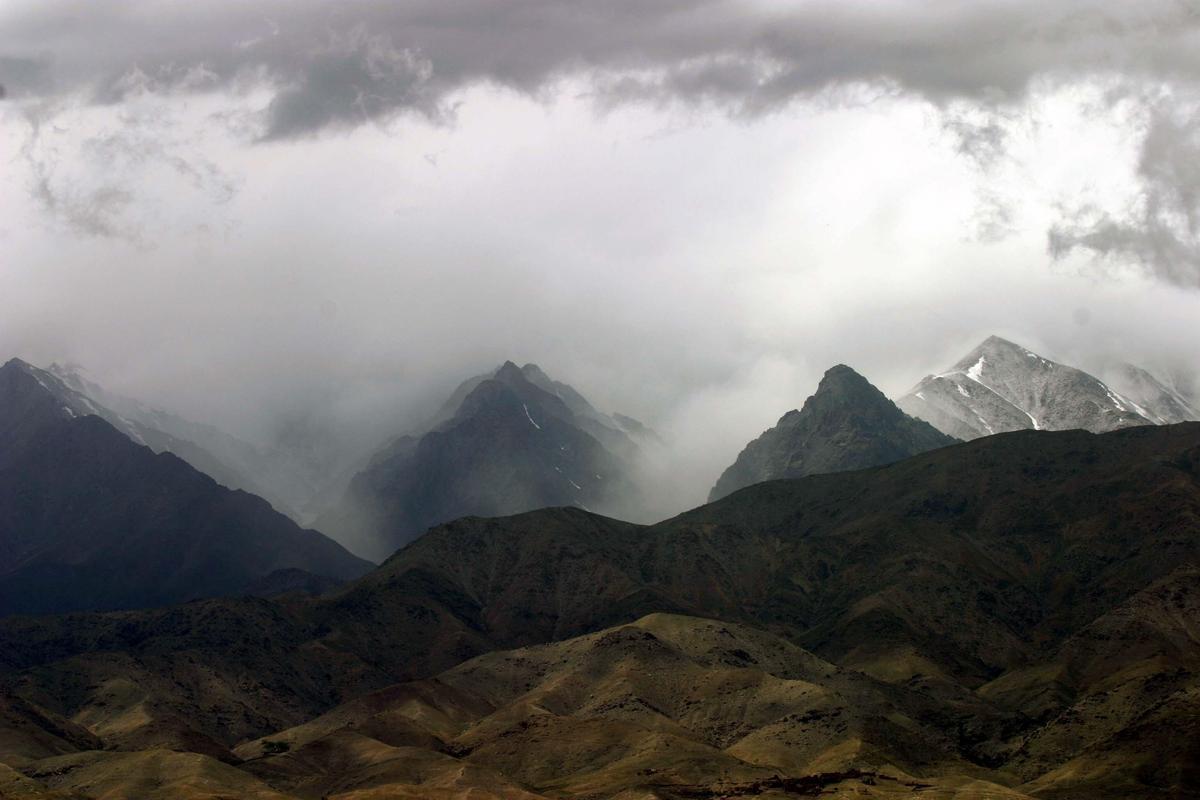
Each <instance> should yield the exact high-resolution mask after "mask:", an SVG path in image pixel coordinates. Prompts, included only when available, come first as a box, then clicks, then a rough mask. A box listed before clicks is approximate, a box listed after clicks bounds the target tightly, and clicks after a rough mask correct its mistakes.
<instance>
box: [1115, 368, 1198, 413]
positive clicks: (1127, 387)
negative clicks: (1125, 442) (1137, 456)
mask: <svg viewBox="0 0 1200 800" xmlns="http://www.w3.org/2000/svg"><path fill="white" fill-rule="evenodd" d="M1106 378H1107V382H1108V384H1109V385H1110V386H1112V387H1113V389H1114V390H1116V391H1117V392H1119V393H1120V395H1121V397H1123V398H1126V399H1128V400H1129V401H1130V402H1131V403H1132V404H1133V406H1134V408H1135V409H1137V412H1138V413H1139V414H1141V415H1142V416H1143V417H1146V418H1147V419H1149V420H1150V421H1151V422H1153V423H1154V424H1156V425H1173V424H1175V423H1177V422H1192V421H1195V420H1200V410H1197V408H1196V405H1195V403H1194V402H1193V401H1191V400H1189V399H1188V397H1187V396H1186V395H1185V394H1184V393H1183V392H1181V391H1180V390H1179V389H1178V388H1176V387H1175V386H1173V385H1172V384H1171V383H1169V382H1167V381H1163V380H1160V379H1159V378H1157V377H1155V376H1154V375H1152V374H1151V373H1149V372H1147V371H1146V370H1144V369H1142V368H1140V367H1135V366H1134V365H1132V364H1122V365H1120V366H1119V367H1117V368H1116V369H1114V370H1111V371H1110V373H1109V374H1108V375H1106Z"/></svg>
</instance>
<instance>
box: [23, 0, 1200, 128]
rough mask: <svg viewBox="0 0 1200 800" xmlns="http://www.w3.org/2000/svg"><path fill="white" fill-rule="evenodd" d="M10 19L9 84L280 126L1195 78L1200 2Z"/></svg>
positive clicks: (523, 5)
mask: <svg viewBox="0 0 1200 800" xmlns="http://www.w3.org/2000/svg"><path fill="white" fill-rule="evenodd" d="M0 19H2V20H3V25H2V26H0V30H2V31H3V32H0V82H3V83H5V84H6V85H8V87H9V91H10V93H11V94H12V95H13V96H14V97H30V96H43V95H46V94H47V93H62V92H71V91H76V90H82V91H86V92H87V93H88V95H89V96H90V97H91V98H93V99H94V100H95V101H97V102H111V101H114V100H118V99H120V97H121V96H122V95H123V93H125V92H126V91H128V89H129V76H130V74H131V71H134V70H137V71H138V72H139V73H140V74H142V75H144V76H147V78H148V80H149V81H150V82H151V83H152V84H153V85H155V86H156V87H159V88H162V89H172V88H174V89H180V88H199V87H202V86H212V85H214V84H215V85H224V86H235V85H237V84H238V83H239V82H241V81H246V80H264V81H266V82H267V83H268V84H269V85H271V86H272V87H273V91H274V98H273V100H272V101H271V102H270V104H269V105H268V107H267V108H266V110H265V119H264V131H265V135H266V136H267V137H271V138H284V137H294V136H301V135H306V134H311V133H314V132H317V131H320V130H324V129H329V128H338V127H348V126H356V125H359V124H362V123H363V122H366V121H374V120H381V119H386V118H388V117H390V116H392V115H395V114H397V113H400V112H403V111H414V112H417V113H421V114H424V115H427V116H435V117H436V116H438V115H439V114H443V113H445V112H446V111H447V109H446V108H445V101H446V97H447V95H448V93H450V92H452V91H454V90H456V89H458V88H460V87H462V86H464V85H466V84H470V83H473V82H489V83H493V84H499V85H503V86H508V87H512V88H515V89H518V90H522V91H529V92H535V91H537V90H538V89H540V88H542V87H544V86H546V85H547V84H548V83H549V82H552V81H554V80H555V79H557V78H559V77H561V76H563V75H568V74H579V73H593V74H594V75H595V76H596V78H597V86H598V89H599V90H600V91H601V92H603V93H604V94H605V95H606V96H607V97H608V98H609V99H610V100H622V99H641V100H654V101H670V100H677V99H681V100H685V101H710V102H716V103H721V104H724V105H728V106H730V107H731V108H733V109H735V110H737V111H740V112H743V113H759V112H762V111H766V110H769V109H773V108H777V107H778V106H779V105H780V104H781V103H785V102H787V101H789V100H790V99H792V98H794V97H796V96H798V95H804V94H807V93H812V92H815V91H819V90H822V89H825V88H827V87H829V86H831V85H839V84H847V83H854V82H881V83H885V84H890V85H893V86H895V87H897V88H898V89H903V90H909V91H914V92H918V93H921V94H923V95H926V96H928V97H931V98H934V99H938V100H942V99H946V98H953V97H971V98H1013V97H1016V96H1019V95H1020V94H1021V93H1022V92H1023V91H1024V89H1025V88H1026V87H1027V86H1028V84H1029V82H1030V80H1031V79H1033V78H1034V77H1036V76H1039V75H1042V74H1045V73H1061V72H1068V73H1070V72H1077V71H1096V70H1104V71H1108V70H1116V71H1136V72H1146V73H1153V74H1160V75H1187V76H1194V75H1195V74H1196V70H1197V65H1198V64H1200V55H1198V54H1197V53H1198V51H1197V48H1195V47H1194V46H1193V44H1194V42H1193V39H1194V37H1195V34H1196V31H1197V22H1198V19H1197V14H1196V12H1195V9H1194V8H1193V7H1192V6H1191V4H1187V3H1182V2H1148V3H1137V4H1133V3H1125V2H1096V1H1095V0H1093V1H1092V2H1081V1H1077V2H1062V3H1056V4H1052V5H1048V4H1045V3H1034V2H976V3H970V4H962V3H950V2H924V3H921V2H913V3H887V4H881V3H855V2H836V3H834V2H808V3H802V4H794V5H793V4H785V3H766V2H763V3H753V2H750V3H747V2H732V1H728V2H722V1H719V0H689V2H681V0H663V1H662V2H655V3H644V2H635V1H634V0H609V1H607V2H594V0H459V1H458V2H453V1H452V2H445V0H409V1H408V2H404V3H394V2H381V1H367V0H357V2H356V1H354V0H351V1H350V2H342V3H336V4H319V3H313V2H303V3H291V2H289V3H283V2H256V3H230V2H210V3H200V4H170V5H166V6H164V5H161V4H160V5H155V6H150V7H148V6H145V5H143V4H142V3H139V2H134V1H133V0H125V1H124V2H110V3H102V4H101V3H91V2H73V3H72V2H57V3H45V2H37V3H33V2H26V3H23V4H22V3H18V4H17V5H16V6H15V7H13V9H11V10H9V11H7V12H4V13H3V17H0ZM197 70H203V72H202V73H198V72H197ZM200 75H203V76H204V77H206V78H207V79H208V80H207V81H205V80H200Z"/></svg>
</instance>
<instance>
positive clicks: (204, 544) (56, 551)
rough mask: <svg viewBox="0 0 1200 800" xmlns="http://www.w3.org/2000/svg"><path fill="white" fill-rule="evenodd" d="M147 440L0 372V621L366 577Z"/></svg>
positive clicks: (36, 372)
mask: <svg viewBox="0 0 1200 800" xmlns="http://www.w3.org/2000/svg"><path fill="white" fill-rule="evenodd" d="M112 419H115V420H116V421H117V423H118V424H120V425H121V429H118V428H117V427H114V425H113V424H112V423H111V422H110V421H109V420H112ZM143 431H146V429H145V428H144V427H141V426H140V425H139V424H137V423H133V422H130V421H128V420H125V419H124V418H122V417H121V416H119V415H117V414H116V413H115V412H112V411H111V410H109V409H105V408H102V407H101V406H99V405H98V404H97V403H95V402H94V401H92V400H91V399H90V398H88V397H87V396H85V395H83V394H81V393H79V392H78V391H76V390H74V389H72V388H71V387H70V386H68V385H67V384H65V383H64V382H62V381H61V380H60V379H59V378H58V377H57V376H55V375H54V374H52V373H50V372H47V371H45V370H40V369H38V368H36V367H33V366H31V365H29V364H26V363H24V362H22V361H19V360H16V359H14V360H11V361H9V362H7V363H6V364H5V365H4V366H3V367H0V614H10V613H16V612H20V613H46V612H56V611H69V610H75V609H112V608H129V607H137V606H146V605H160V604H166V603H178V602H182V601H185V600H191V599H194V598H197V597H206V596H212V595H220V594H230V593H236V592H242V591H247V590H251V589H252V588H253V586H254V584H255V582H257V581H259V580H261V579H263V578H265V577H266V576H268V575H270V574H271V573H273V572H275V571H277V570H288V569H294V570H301V571H304V572H308V573H315V574H318V575H323V576H327V577H329V578H333V579H336V580H345V579H349V578H353V577H357V576H358V575H361V574H362V573H363V572H365V571H366V569H367V568H368V567H369V564H367V563H366V562H364V561H362V560H361V559H358V558H356V557H354V556H352V555H351V554H350V553H348V552H347V551H346V550H344V549H343V548H342V547H341V546H340V545H338V544H337V543H335V542H333V541H331V540H330V539H328V538H326V537H325V536H323V535H322V534H320V533H317V532H316V531H312V530H303V529H301V528H299V527H298V526H297V525H296V524H295V523H294V522H292V521H291V520H290V519H288V518H287V517H284V516H283V515H281V514H279V513H278V512H276V511H275V510H273V509H272V508H271V506H270V505H269V504H268V503H267V502H266V501H264V500H262V499H261V498H258V497H255V496H254V495H251V494H248V493H246V492H243V491H238V490H230V489H227V488H226V487H224V486H221V485H220V484H218V483H217V482H216V481H214V480H213V479H212V478H210V477H209V476H207V475H204V474H202V473H200V472H198V471H197V470H195V469H194V468H193V467H191V466H190V465H189V464H188V463H186V462H185V461H183V460H182V459H180V458H178V457H176V456H175V455H173V454H171V453H155V452H154V450H152V449H151V448H150V447H148V446H147V445H146V444H144V442H143V439H142V432H143Z"/></svg>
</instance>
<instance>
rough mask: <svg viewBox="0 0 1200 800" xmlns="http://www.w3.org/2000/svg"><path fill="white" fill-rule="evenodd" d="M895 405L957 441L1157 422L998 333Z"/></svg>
mask: <svg viewBox="0 0 1200 800" xmlns="http://www.w3.org/2000/svg"><path fill="white" fill-rule="evenodd" d="M896 404H897V405H898V406H900V408H901V409H903V410H904V411H905V412H906V413H908V414H911V415H912V416H914V417H918V418H920V419H923V420H925V421H927V422H929V423H930V424H932V425H933V426H934V427H936V428H937V429H938V430H940V431H942V432H943V433H946V434H948V435H950V436H955V437H957V438H959V439H977V438H979V437H981V436H989V435H991V434H994V433H1002V432H1004V431H1015V430H1024V429H1033V430H1051V431H1057V430H1069V429H1074V428H1082V429H1083V430H1088V431H1091V432H1093V433H1103V432H1105V431H1111V430H1116V429H1118V428H1127V427H1130V426H1133V425H1150V424H1152V423H1153V421H1154V420H1153V419H1152V417H1151V415H1150V414H1148V413H1147V412H1145V411H1144V409H1142V408H1141V407H1140V406H1139V405H1138V404H1137V403H1135V402H1133V401H1132V400H1129V399H1128V398H1126V397H1124V396H1122V395H1120V394H1118V393H1117V392H1115V391H1113V389H1112V388H1110V387H1109V386H1108V385H1107V384H1106V383H1104V382H1103V381H1101V380H1100V379H1099V378H1096V377H1094V376H1092V375H1089V374H1088V373H1086V372H1084V371H1083V370H1079V369H1076V368H1075V367H1069V366H1067V365H1065V364H1059V363H1058V362H1055V361H1051V360H1050V359H1048V358H1044V357H1042V356H1040V355H1038V354H1037V353H1034V352H1032V351H1030V350H1027V349H1025V348H1024V347H1021V346H1020V345H1017V344H1014V343H1012V342H1010V341H1008V340H1006V339H1001V338H1000V337H998V336H991V337H988V338H987V339H986V340H985V341H984V342H983V343H982V344H980V345H979V346H978V347H976V348H975V349H974V350H972V351H971V352H970V353H968V354H967V355H966V356H965V357H964V358H963V359H962V360H960V361H959V362H958V363H957V364H955V365H954V366H953V367H951V368H950V369H949V370H947V371H946V372H943V373H941V374H938V375H928V376H926V377H925V378H924V379H923V380H922V381H921V382H920V383H919V384H917V386H916V387H915V388H914V389H913V390H912V391H911V392H909V393H908V394H906V395H905V396H903V397H901V398H900V399H899V400H898V401H897V403H896Z"/></svg>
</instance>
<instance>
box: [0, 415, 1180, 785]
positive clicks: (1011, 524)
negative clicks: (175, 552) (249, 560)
mask: <svg viewBox="0 0 1200 800" xmlns="http://www.w3.org/2000/svg"><path fill="white" fill-rule="evenodd" d="M1198 575H1200V424H1178V425H1170V426H1138V427H1132V428H1129V429H1121V430H1117V431H1114V432H1110V433H1105V434H1101V435H1095V434H1091V433H1088V432H1085V431H1067V432H1057V433H1055V432H1046V431H1028V430H1027V431H1018V432H1013V433H1009V434H1003V435H997V436H989V437H985V438H982V439H979V440H977V441H972V442H968V443H965V444H955V445H950V446H947V447H942V448H939V449H936V450H932V451H929V452H926V453H922V454H919V455H916V456H913V457H911V458H907V459H904V460H901V461H898V462H895V463H892V464H889V465H885V466H879V467H874V468H870V469H866V470H859V471H852V472H843V473H837V474H824V475H812V476H808V477H805V478H800V479H794V480H778V481H769V482H766V483H760V484H757V485H754V486H751V487H748V488H746V489H743V490H741V491H738V492H735V493H733V494H732V495H730V496H728V497H726V498H724V499H722V500H720V501H718V502H716V503H713V504H710V505H707V506H704V507H701V508H698V509H695V510H693V511H690V512H687V513H685V514H683V515H680V516H678V517H676V518H674V519H671V520H667V521H665V522H662V523H659V524H657V525H653V526H641V525H634V524H630V523H624V522H619V521H617V520H613V519H609V518H605V517H602V516H599V515H596V514H594V513H590V512H588V511H585V510H583V509H580V508H578V507H562V508H552V509H544V510H539V511H532V512H528V513H525V514H521V515H517V516H513V517H507V518H493V519H482V518H465V519H460V520H456V521H453V522H450V523H447V524H445V525H441V526H439V527H436V528H434V529H433V530H431V531H430V532H428V533H427V534H426V535H424V536H422V537H420V538H419V539H417V540H416V541H414V542H413V543H411V544H410V545H409V546H408V547H405V548H404V549H402V550H400V551H399V552H397V553H396V554H395V555H394V556H392V557H391V558H390V559H389V560H388V561H387V562H385V563H384V564H383V565H381V566H380V567H379V568H378V569H376V570H374V571H373V572H371V573H369V574H367V575H365V576H364V577H362V578H360V579H358V580H356V581H354V582H352V583H350V584H348V585H346V586H343V587H341V588H338V589H335V590H334V591H333V592H332V593H327V594H325V595H321V596H316V597H313V596H305V595H298V594H291V595H284V596H282V597H280V598H278V599H264V598H225V599H210V600H205V601H201V602H196V603H190V604H187V605H183V606H175V607H170V608H162V609H153V610H143V611H123V612H115V613H107V614H97V613H92V614H76V615H71V616H64V617H48V618H42V619H37V620H33V619H28V618H19V617H14V618H9V619H7V620H0V696H3V697H5V698H6V699H5V701H4V702H5V705H4V706H3V708H5V709H7V711H5V714H4V715H0V725H4V726H5V727H4V730H5V734H4V735H3V736H0V762H3V763H5V764H7V765H9V769H10V771H11V772H12V775H10V776H9V778H8V779H9V781H10V785H12V786H18V787H25V788H22V789H21V791H25V792H26V796H31V797H32V796H37V795H35V794H33V793H34V792H60V793H63V794H62V795H61V796H70V795H68V794H67V793H70V792H74V793H76V796H80V795H82V796H105V797H133V796H138V797H156V796H158V797H215V796H222V794H223V795H224V796H238V797H272V798H279V797H283V798H300V797H305V798H307V797H313V798H316V797H334V798H345V800H349V798H363V797H464V796H468V793H473V794H470V795H469V796H476V797H524V798H527V797H551V796H594V797H608V798H617V797H620V798H630V797H655V798H685V797H690V798H695V797H719V796H735V797H737V796H779V797H786V796H796V795H799V796H805V795H814V794H817V793H822V792H823V793H825V794H826V795H832V796H859V797H890V796H898V795H904V796H922V793H927V796H956V797H963V798H985V797H987V798H994V797H1014V798H1019V797H1055V798H1094V797H1164V798H1166V797H1191V796H1196V794H1197V793H1198V792H1200V774H1198V773H1197V770H1196V767H1195V765H1196V764H1197V763H1200V762H1198V761H1197V755H1200V748H1198V746H1197V743H1198V742H1200V738H1198V737H1200V725H1198V724H1197V722H1196V720H1198V719H1200V713H1198V712H1200V706H1198V702H1200V701H1198V700H1197V698H1200V681H1198V676H1200V647H1198V646H1197V644H1196V642H1197V641H1198V638H1197V636H1196V632H1195V619H1196V616H1195V615H1196V613H1197V611H1200V578H1198V577H1197V576H1198ZM98 745H99V746H98ZM185 751H186V752H185ZM149 774H152V775H154V776H157V777H156V778H155V780H156V781H158V783H157V784H154V785H150V786H147V785H146V784H144V783H137V781H139V780H143V781H144V780H145V776H146V775H149ZM0 785H2V784H0ZM164 787H166V788H164ZM198 787H200V788H198ZM106 792H107V794H104V793H106ZM139 792H142V793H141V794H139ZM154 792H160V794H154ZM170 792H174V794H171V793H170ZM204 792H207V794H205V793H204ZM17 796H21V795H19V794H18V795H17ZM42 796H50V795H46V794H43V795H42Z"/></svg>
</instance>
